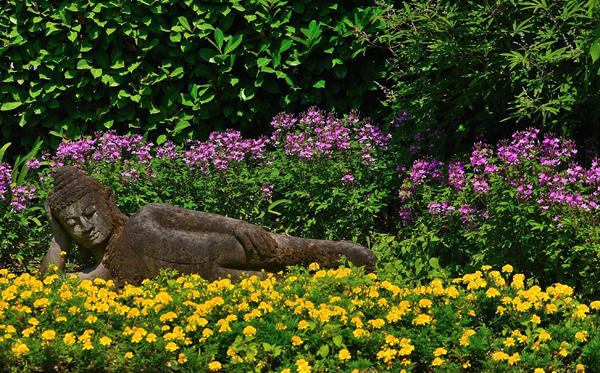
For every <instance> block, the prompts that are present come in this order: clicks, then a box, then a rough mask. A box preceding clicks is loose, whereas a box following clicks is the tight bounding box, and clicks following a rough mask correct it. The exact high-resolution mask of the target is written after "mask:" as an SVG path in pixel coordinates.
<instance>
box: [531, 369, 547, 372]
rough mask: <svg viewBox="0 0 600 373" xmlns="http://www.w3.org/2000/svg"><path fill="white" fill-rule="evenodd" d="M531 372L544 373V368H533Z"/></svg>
mask: <svg viewBox="0 0 600 373" xmlns="http://www.w3.org/2000/svg"><path fill="white" fill-rule="evenodd" d="M533 373H545V372H544V370H543V369H542V368H535V370H534V371H533Z"/></svg>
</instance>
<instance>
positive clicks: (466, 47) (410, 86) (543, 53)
mask: <svg viewBox="0 0 600 373" xmlns="http://www.w3.org/2000/svg"><path fill="white" fill-rule="evenodd" d="M382 9H385V11H384V12H383V13H381V17H382V20H383V21H384V22H385V23H386V32H384V33H380V34H379V35H377V36H376V37H374V38H373V36H371V38H372V39H371V40H372V41H375V42H378V43H379V44H380V45H382V46H385V47H387V48H389V49H390V50H391V51H393V53H394V58H393V59H392V64H393V65H394V66H395V69H394V70H393V71H394V74H393V77H392V79H391V80H390V82H389V83H388V84H389V87H390V92H389V98H390V100H389V101H390V102H389V103H390V104H391V105H392V106H393V107H395V108H396V109H398V110H407V111H408V112H409V113H410V114H411V115H412V116H413V118H414V119H415V120H416V123H417V124H418V125H419V130H417V131H415V133H416V132H420V131H422V129H423V128H425V127H426V126H428V125H431V126H434V127H435V128H443V129H445V130H447V132H448V133H449V134H450V135H451V140H452V141H453V142H454V143H455V144H456V143H458V145H462V148H464V147H465V146H466V147H468V146H470V144H471V142H472V139H473V134H476V133H479V132H487V134H488V135H492V136H493V138H494V139H499V138H502V137H508V136H509V135H510V133H511V132H513V131H515V130H517V129H525V128H527V127H529V126H535V127H536V128H539V129H543V130H545V131H548V130H552V131H560V132H567V133H568V132H572V133H575V134H576V135H579V137H578V138H580V139H586V138H588V137H589V135H590V134H591V133H598V130H599V127H598V118H600V110H599V106H598V105H597V103H598V100H599V99H600V94H599V92H600V89H599V88H600V76H599V75H598V68H599V67H600V64H599V63H600V61H597V59H598V58H599V57H600V27H599V24H600V6H598V2H597V1H579V0H549V1H546V0H531V1H515V0H492V1H471V0H447V1H441V2H437V1H430V0H408V1H406V2H404V3H398V4H394V5H393V6H382ZM499 123H500V124H501V125H498V124H499ZM451 145H454V144H451ZM446 147H447V148H448V150H450V152H449V153H453V152H454V151H452V150H451V146H446ZM458 148H461V146H458Z"/></svg>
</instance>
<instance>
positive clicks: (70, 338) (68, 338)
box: [63, 333, 75, 345]
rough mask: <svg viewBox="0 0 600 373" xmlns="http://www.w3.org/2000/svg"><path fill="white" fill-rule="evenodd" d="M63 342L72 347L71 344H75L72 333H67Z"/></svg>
mask: <svg viewBox="0 0 600 373" xmlns="http://www.w3.org/2000/svg"><path fill="white" fill-rule="evenodd" d="M63 342H65V343H66V344H68V345H72V344H73V343H75V337H73V334H72V333H67V334H65V336H64V338H63Z"/></svg>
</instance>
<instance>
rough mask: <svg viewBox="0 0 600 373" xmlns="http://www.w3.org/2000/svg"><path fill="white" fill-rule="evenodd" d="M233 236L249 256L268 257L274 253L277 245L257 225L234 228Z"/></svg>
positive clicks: (267, 233) (268, 234) (243, 225)
mask: <svg viewBox="0 0 600 373" xmlns="http://www.w3.org/2000/svg"><path fill="white" fill-rule="evenodd" d="M234 235H235V238H236V239H237V240H238V241H239V242H240V243H241V244H242V246H243V247H244V251H246V253H249V254H250V255H253V254H254V253H256V254H258V256H259V257H265V256H267V257H269V256H272V255H273V254H274V253H275V249H276V247H277V243H276V242H275V240H274V239H273V237H271V234H270V233H269V232H267V231H266V230H264V229H263V228H262V227H259V226H258V225H254V224H248V223H246V224H241V225H240V226H237V227H235V231H234Z"/></svg>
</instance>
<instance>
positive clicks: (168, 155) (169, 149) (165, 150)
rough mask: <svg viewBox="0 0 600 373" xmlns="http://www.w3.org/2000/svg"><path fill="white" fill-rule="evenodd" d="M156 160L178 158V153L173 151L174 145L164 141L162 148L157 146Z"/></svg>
mask: <svg viewBox="0 0 600 373" xmlns="http://www.w3.org/2000/svg"><path fill="white" fill-rule="evenodd" d="M156 158H158V159H161V160H164V159H177V158H179V153H178V152H177V150H176V149H175V144H174V143H173V142H172V141H171V140H169V141H166V142H165V143H164V144H163V145H162V146H159V147H158V148H157V149H156Z"/></svg>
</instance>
